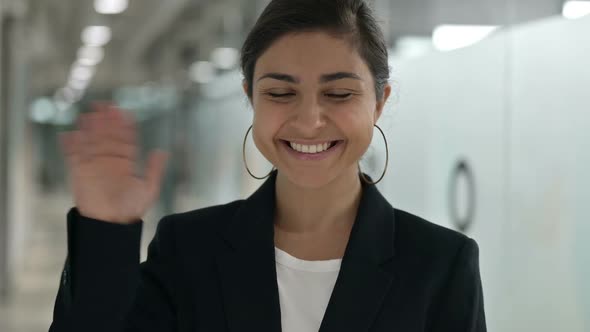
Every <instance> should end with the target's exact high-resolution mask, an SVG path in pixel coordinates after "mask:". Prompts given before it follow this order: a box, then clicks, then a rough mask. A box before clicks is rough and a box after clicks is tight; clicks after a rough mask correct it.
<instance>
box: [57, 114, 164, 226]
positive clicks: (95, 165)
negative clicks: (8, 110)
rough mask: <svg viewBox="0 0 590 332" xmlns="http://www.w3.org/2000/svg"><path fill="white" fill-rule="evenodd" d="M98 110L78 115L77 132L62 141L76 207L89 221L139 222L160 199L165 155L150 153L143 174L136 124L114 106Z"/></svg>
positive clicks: (70, 133)
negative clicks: (140, 169) (140, 168)
mask: <svg viewBox="0 0 590 332" xmlns="http://www.w3.org/2000/svg"><path fill="white" fill-rule="evenodd" d="M94 108H95V109H94V110H93V111H92V112H90V113H88V114H84V115H82V116H81V117H80V119H79V122H78V128H77V129H76V130H74V131H70V132H67V133H64V134H62V137H61V143H62V149H63V151H64V155H65V157H66V162H67V165H68V168H69V170H70V173H69V176H70V183H71V187H72V191H73V195H74V203H75V204H76V207H77V208H78V211H79V212H80V214H82V215H83V216H86V217H89V218H93V219H98V220H102V221H105V222H112V223H121V224H124V223H131V222H134V221H137V220H139V219H140V218H142V217H143V216H144V214H145V213H146V212H147V210H148V209H149V208H150V207H151V205H152V204H153V203H154V201H155V200H156V199H157V197H158V195H159V191H160V183H161V179H162V174H163V172H164V168H165V165H166V159H167V154H166V153H164V152H161V151H157V152H152V153H151V154H150V157H149V159H148V162H147V167H146V169H145V172H143V174H142V173H141V172H139V171H138V169H137V168H138V150H139V149H138V146H137V138H136V136H137V132H136V128H135V123H134V120H133V119H132V118H131V116H130V115H128V114H125V113H124V112H123V111H121V110H120V109H118V108H116V107H115V106H113V105H110V104H106V103H102V104H96V105H95V107H94Z"/></svg>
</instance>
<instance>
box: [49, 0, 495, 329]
mask: <svg viewBox="0 0 590 332" xmlns="http://www.w3.org/2000/svg"><path fill="white" fill-rule="evenodd" d="M242 70H243V73H244V92H245V93H246V95H247V96H248V98H249V100H250V103H251V104H252V107H253V109H254V120H253V124H252V127H251V129H252V136H253V139H254V142H255V143H256V146H257V147H258V149H259V150H260V151H261V152H262V154H263V155H264V156H265V157H266V158H267V159H268V160H269V161H271V162H272V164H273V165H274V166H275V167H276V170H273V171H272V172H271V173H270V174H269V176H268V179H266V181H265V182H264V183H263V184H262V186H261V187H260V188H259V189H258V190H257V191H256V192H255V193H254V194H252V195H251V196H250V197H249V198H248V199H246V200H237V201H234V202H231V203H228V204H225V205H218V206H212V207H208V208H204V209H199V210H195V211H191V212H186V213H182V214H175V215H171V216H167V217H165V218H163V219H162V220H161V222H160V223H159V226H158V230H157V232H156V235H155V237H154V239H153V240H152V242H151V244H150V247H149V252H148V259H147V260H146V262H144V263H142V264H141V265H140V264H138V261H139V240H140V234H141V227H142V223H141V218H142V216H143V215H144V213H145V211H146V210H147V209H148V208H149V206H150V205H151V204H152V202H154V200H155V199H156V197H157V195H158V189H159V184H160V178H161V174H162V171H163V169H164V164H165V159H166V157H165V155H164V154H163V153H154V154H153V155H152V157H151V159H150V161H149V162H148V167H147V169H146V174H145V176H144V177H138V176H136V175H135V161H136V156H135V155H136V145H135V142H134V129H133V122H132V121H131V120H130V119H128V118H127V117H126V115H124V114H122V113H121V112H120V111H118V110H117V109H115V108H114V107H110V106H104V105H103V106H102V107H101V108H102V109H101V110H98V111H97V112H93V113H92V114H90V115H86V116H84V118H83V119H82V121H81V124H80V128H79V129H78V130H77V131H74V132H70V133H68V134H66V135H65V136H64V140H63V143H64V150H65V152H66V156H67V160H68V165H69V167H70V169H71V177H72V185H73V192H74V199H75V204H76V207H75V208H73V209H72V210H71V211H70V212H69V214H68V239H69V240H68V250H69V251H68V252H69V255H68V259H67V261H66V266H65V269H64V272H63V276H62V283H61V287H60V290H59V293H58V296H57V300H56V305H55V311H54V320H53V324H52V326H51V328H50V331H53V332H62V331H127V332H131V331H142V332H147V331H154V332H155V331H158V332H166V331H186V332H188V331H281V330H282V331H297V332H306V331H318V330H319V331H334V332H335V331H404V332H408V331H485V329H486V327H485V318H484V311H483V296H482V289H481V281H480V277H479V267H478V247H477V245H476V243H475V242H474V241H473V240H472V239H469V238H467V237H466V236H464V235H461V234H459V233H456V232H454V231H451V230H447V229H444V228H442V227H440V226H436V225H434V224H432V223H429V222H427V221H425V220H423V219H421V218H419V217H417V216H414V215H411V214H409V213H406V212H403V211H401V210H398V209H395V208H393V207H392V206H391V205H390V204H389V203H388V202H387V201H386V199H385V198H384V197H383V196H382V195H381V194H380V193H379V191H378V190H377V188H376V187H375V185H374V184H373V182H372V179H370V178H369V177H367V176H366V175H365V174H363V173H361V172H359V168H358V161H359V159H360V158H361V156H362V155H363V154H364V153H365V151H366V150H367V148H368V146H369V143H370V141H371V138H372V135H373V128H374V127H376V123H377V120H378V119H379V117H380V116H381V114H382V112H383V109H384V105H385V102H386V101H387V98H388V97H389V94H390V91H391V87H390V86H389V84H388V78H389V68H388V64H387V50H386V47H385V43H384V40H383V36H382V33H381V31H380V30H379V28H378V26H377V24H376V22H375V19H374V16H373V14H372V13H371V11H370V10H369V8H368V7H367V5H366V4H365V3H364V2H363V1H361V0H329V1H323V0H273V1H271V2H270V4H269V5H268V7H267V8H266V9H265V11H264V12H263V13H262V15H261V16H260V18H259V20H258V21H257V23H256V25H255V26H254V28H253V30H252V31H251V32H250V34H249V36H248V38H247V40H246V42H245V44H244V46H243V49H242ZM248 132H250V130H248ZM248 132H247V133H246V136H247V135H248ZM248 171H249V170H248Z"/></svg>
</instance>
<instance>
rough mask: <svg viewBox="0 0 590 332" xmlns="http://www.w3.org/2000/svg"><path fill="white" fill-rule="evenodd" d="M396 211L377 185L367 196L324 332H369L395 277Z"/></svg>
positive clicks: (366, 188) (365, 192)
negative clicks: (393, 269) (393, 261)
mask: <svg viewBox="0 0 590 332" xmlns="http://www.w3.org/2000/svg"><path fill="white" fill-rule="evenodd" d="M393 218H394V210H393V207H392V206H391V205H390V204H389V203H388V202H387V200H386V199H385V198H384V197H383V196H382V195H381V194H380V193H379V191H378V190H377V188H376V187H375V186H374V185H367V184H365V183H363V194H362V197H361V202H360V204H359V209H358V212H357V216H356V219H355V223H354V225H353V228H352V231H351V234H350V238H349V241H348V245H347V247H346V251H345V254H344V257H343V259H342V265H341V268H340V272H339V274H338V278H337V280H336V284H335V286H334V290H333V291H332V296H331V298H330V301H329V303H328V307H327V309H326V312H325V314H324V319H323V321H322V325H321V327H320V332H337V331H338V332H339V331H358V332H360V331H368V330H369V328H370V327H371V325H372V323H373V321H374V320H375V318H376V316H377V313H378V311H379V308H380V307H381V304H382V302H383V299H384V298H385V296H386V295H387V293H388V292H389V290H390V288H391V286H392V284H393V281H394V274H393V271H392V267H393V263H392V258H393V255H394V229H395V227H394V226H395V223H394V220H393Z"/></svg>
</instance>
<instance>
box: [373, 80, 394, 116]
mask: <svg viewBox="0 0 590 332" xmlns="http://www.w3.org/2000/svg"><path fill="white" fill-rule="evenodd" d="M390 94H391V85H389V84H386V85H385V87H384V88H383V97H382V98H381V100H379V101H377V107H376V108H375V114H374V115H375V121H374V123H377V120H379V118H380V117H381V114H383V109H384V108H385V103H387V99H389V95H390Z"/></svg>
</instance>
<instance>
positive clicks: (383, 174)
mask: <svg viewBox="0 0 590 332" xmlns="http://www.w3.org/2000/svg"><path fill="white" fill-rule="evenodd" d="M374 126H375V127H376V128H377V129H379V131H380V132H381V136H383V141H384V142H385V169H383V173H381V177H380V178H379V180H377V181H375V182H373V181H370V180H369V179H367V177H366V176H365V175H364V174H363V172H362V171H361V165H360V163H359V164H358V169H359V173H360V174H361V178H362V179H363V181H365V183H367V184H377V183H379V181H381V179H383V177H384V176H385V172H387V164H389V148H388V147H387V139H386V138H385V134H384V133H383V130H381V128H379V126H378V125H374Z"/></svg>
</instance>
